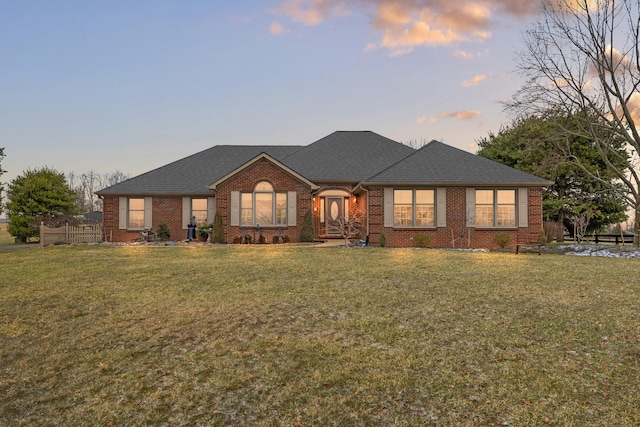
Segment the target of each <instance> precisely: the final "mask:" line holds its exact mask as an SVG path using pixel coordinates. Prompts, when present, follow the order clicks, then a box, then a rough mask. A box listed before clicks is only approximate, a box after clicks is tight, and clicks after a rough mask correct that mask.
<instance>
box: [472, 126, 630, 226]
mask: <svg viewBox="0 0 640 427" xmlns="http://www.w3.org/2000/svg"><path fill="white" fill-rule="evenodd" d="M564 122H565V123H563V120H562V117H559V116H557V115H556V116H554V117H553V118H552V120H548V119H547V118H541V117H528V118H526V119H522V120H518V121H516V122H515V123H513V124H512V125H511V126H509V127H506V128H504V129H502V130H500V132H498V134H497V135H494V134H489V137H488V138H483V139H481V140H480V141H478V145H479V147H480V150H479V151H478V155H480V156H482V157H485V158H488V159H491V160H494V161H496V162H499V163H502V164H505V165H507V166H511V167H513V168H516V169H519V170H521V171H523V172H527V173H531V174H534V175H537V176H539V177H540V178H545V179H548V180H549V181H553V185H552V186H550V187H548V188H546V189H545V190H544V192H543V196H542V208H543V216H544V218H545V220H547V221H557V222H560V223H562V224H563V225H564V226H565V227H566V228H567V229H568V230H569V231H571V230H572V229H573V227H572V221H571V218H572V217H574V216H575V215H577V214H579V213H580V212H583V211H585V210H589V211H590V212H592V213H593V217H592V218H591V221H590V224H589V227H588V229H587V232H594V231H601V230H603V229H604V228H605V227H606V226H607V225H610V224H616V223H618V222H620V221H623V220H624V219H625V218H626V214H625V210H626V205H625V201H624V199H623V198H622V197H621V196H620V194H619V193H618V192H615V191H611V188H612V187H614V186H615V185H616V178H617V176H616V174H615V173H613V172H612V171H611V170H610V169H609V168H608V167H607V164H606V163H605V162H604V161H603V160H602V157H601V156H600V155H599V153H598V150H597V147H596V146H595V144H593V143H592V142H590V141H589V140H587V139H586V138H584V137H580V136H576V135H575V134H574V133H572V132H568V131H567V130H566V129H567V125H568V123H566V121H564ZM569 147H570V152H571V156H567V153H568V152H569ZM619 153H620V158H621V159H623V158H625V155H626V153H625V150H624V144H622V143H621V144H619ZM576 157H577V158H576ZM576 162H580V165H578V164H576ZM585 167H586V168H588V169H589V173H587V172H586V171H585ZM593 175H598V176H600V177H601V179H598V180H596V179H594V178H593ZM603 180H604V181H606V182H603Z"/></svg>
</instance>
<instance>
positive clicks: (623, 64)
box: [588, 44, 638, 77]
mask: <svg viewBox="0 0 640 427" xmlns="http://www.w3.org/2000/svg"><path fill="white" fill-rule="evenodd" d="M604 55H605V56H604V58H601V59H599V61H602V63H603V64H606V68H607V69H606V70H605V73H607V74H609V73H610V72H611V71H612V72H613V74H614V75H616V76H619V75H621V74H624V73H627V72H628V71H629V70H632V73H633V72H636V71H637V70H638V68H637V66H636V64H635V62H633V60H632V59H631V58H630V57H628V56H627V55H625V54H623V53H622V52H620V51H619V50H617V49H616V48H614V47H613V46H611V45H610V44H608V45H607V46H605V51H604ZM609 66H610V68H611V70H609V69H608V68H609ZM598 68H601V66H598V65H596V64H595V63H594V62H591V63H590V64H589V68H588V72H589V75H590V76H591V77H598Z"/></svg>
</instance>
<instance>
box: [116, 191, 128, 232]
mask: <svg viewBox="0 0 640 427" xmlns="http://www.w3.org/2000/svg"><path fill="white" fill-rule="evenodd" d="M118 211H119V212H118V228H119V229H121V230H124V229H126V228H127V222H128V221H127V213H128V210H127V198H126V197H120V201H119V203H118Z"/></svg>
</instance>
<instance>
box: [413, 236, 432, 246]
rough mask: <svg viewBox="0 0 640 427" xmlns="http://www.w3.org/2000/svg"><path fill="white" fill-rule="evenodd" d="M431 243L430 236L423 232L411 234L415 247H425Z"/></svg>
mask: <svg viewBox="0 0 640 427" xmlns="http://www.w3.org/2000/svg"><path fill="white" fill-rule="evenodd" d="M430 244H431V238H429V236H426V235H424V234H416V235H415V236H413V246H415V247H417V248H426V247H427V246H429V245H430Z"/></svg>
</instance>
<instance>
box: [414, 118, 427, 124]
mask: <svg viewBox="0 0 640 427" xmlns="http://www.w3.org/2000/svg"><path fill="white" fill-rule="evenodd" d="M425 120H427V116H420V117H418V118H417V119H416V124H420V123H422V122H424V121H425Z"/></svg>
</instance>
